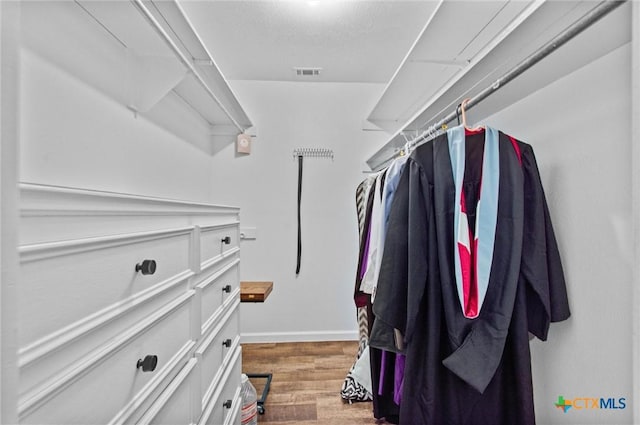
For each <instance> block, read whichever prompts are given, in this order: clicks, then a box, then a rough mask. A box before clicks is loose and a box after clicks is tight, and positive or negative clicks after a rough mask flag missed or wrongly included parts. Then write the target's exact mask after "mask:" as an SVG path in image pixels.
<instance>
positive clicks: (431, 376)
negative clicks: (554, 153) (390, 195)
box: [370, 132, 570, 425]
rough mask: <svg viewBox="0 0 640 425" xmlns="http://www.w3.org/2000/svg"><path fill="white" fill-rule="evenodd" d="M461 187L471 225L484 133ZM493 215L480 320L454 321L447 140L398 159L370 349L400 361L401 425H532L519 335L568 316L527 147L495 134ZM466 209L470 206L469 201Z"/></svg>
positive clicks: (473, 141)
mask: <svg viewBox="0 0 640 425" xmlns="http://www.w3.org/2000/svg"><path fill="white" fill-rule="evenodd" d="M466 139H467V142H466V144H465V145H466V150H465V155H466V158H467V159H466V169H465V178H464V186H463V190H464V191H465V196H466V199H467V210H468V212H467V214H468V215H469V222H470V223H474V222H475V220H474V218H473V215H474V214H475V206H474V205H472V207H471V208H470V207H469V203H470V202H469V200H470V199H471V200H475V199H477V196H478V189H479V179H480V174H481V170H480V169H481V163H482V160H481V158H482V151H483V147H484V135H483V134H478V135H472V136H467V137H466ZM499 151H500V153H499V158H500V159H499V162H500V179H499V191H498V217H497V225H496V235H495V245H494V254H493V262H492V266H491V273H490V279H489V287H488V290H487V295H486V297H485V300H484V304H483V307H482V310H481V311H480V315H479V316H478V317H477V318H476V319H467V318H465V317H464V315H463V313H462V310H461V307H460V303H459V300H458V295H457V289H456V281H455V271H454V264H455V263H454V256H453V253H454V251H453V247H454V246H455V241H454V232H453V220H454V207H455V206H456V202H455V200H454V198H455V187H454V182H453V171H452V168H451V161H450V157H449V147H448V143H447V135H446V133H445V134H442V135H440V136H439V137H437V138H436V139H434V140H433V141H431V142H428V143H426V144H424V145H422V146H420V147H418V148H417V149H416V150H415V151H414V153H413V154H412V155H411V157H410V158H409V159H408V162H407V165H406V166H405V170H404V173H403V175H402V177H401V181H400V183H399V186H398V189H397V191H396V194H395V197H394V201H393V205H392V209H391V213H390V217H389V224H388V231H387V236H386V242H385V249H384V257H383V260H382V264H381V270H380V278H379V281H378V287H377V296H376V299H375V303H374V306H373V311H374V313H375V315H376V322H375V323H374V329H372V334H371V337H370V344H371V345H372V346H376V347H379V348H386V349H388V350H393V349H395V350H396V351H399V350H398V348H397V347H396V344H395V343H394V339H393V329H394V328H395V329H398V330H400V331H401V332H402V334H403V335H404V344H405V348H404V351H405V354H406V356H407V359H406V366H405V376H404V386H403V398H402V403H401V407H400V424H416V425H431V424H437V425H440V424H451V425H454V424H455V425H473V424H483V425H484V424H496V425H499V424H504V425H507V424H508V425H514V424H518V425H526V424H534V423H535V417H534V408H533V388H532V381H531V365H530V360H531V357H530V351H529V332H530V333H532V334H533V335H535V336H536V337H538V338H539V339H541V340H546V338H547V332H548V329H549V323H550V322H555V321H560V320H564V319H567V318H568V317H569V315H570V312H569V306H568V301H567V294H566V287H565V282H564V276H563V271H562V266H561V263H560V255H559V252H558V247H557V244H556V240H555V236H554V233H553V228H552V226H551V221H550V218H549V212H548V208H547V204H546V200H545V197H544V192H543V189H542V184H541V181H540V177H539V173H538V168H537V165H536V161H535V157H534V154H533V150H532V148H531V146H529V145H528V144H525V143H522V142H519V141H516V140H515V139H512V138H510V137H509V136H507V135H505V134H503V133H501V132H500V133H499ZM471 204H475V202H471Z"/></svg>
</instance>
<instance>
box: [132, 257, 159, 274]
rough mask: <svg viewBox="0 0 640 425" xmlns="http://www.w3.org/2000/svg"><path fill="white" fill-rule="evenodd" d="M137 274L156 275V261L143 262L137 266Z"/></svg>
mask: <svg viewBox="0 0 640 425" xmlns="http://www.w3.org/2000/svg"><path fill="white" fill-rule="evenodd" d="M136 272H142V274H144V275H147V274H154V273H155V272H156V260H143V261H142V263H138V264H136Z"/></svg>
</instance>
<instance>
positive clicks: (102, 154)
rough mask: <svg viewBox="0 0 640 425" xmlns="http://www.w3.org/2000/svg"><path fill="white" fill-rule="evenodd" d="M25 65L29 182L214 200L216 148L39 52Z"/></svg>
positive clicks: (23, 176)
mask: <svg viewBox="0 0 640 425" xmlns="http://www.w3.org/2000/svg"><path fill="white" fill-rule="evenodd" d="M20 67H21V73H20V91H19V97H20V111H19V119H20V167H19V168H20V180H21V181H25V182H30V183H42V184H52V185H60V186H72V187H80V188H88V189H97V190H108V191H115V192H125V193H133V194H140V195H148V196H159V197H168V198H175V199H185V200H194V201H211V199H210V198H209V195H210V193H211V186H212V182H211V178H210V177H211V176H210V174H209V170H210V163H211V156H210V155H209V154H207V153H205V152H204V151H202V150H200V149H198V148H196V147H194V146H193V145H192V144H190V143H187V142H185V141H184V140H182V139H180V138H179V137H177V136H175V135H173V134H171V133H169V132H168V131H166V130H164V129H161V128H160V127H158V126H157V125H155V124H153V123H152V122H150V121H148V120H146V119H145V118H143V117H141V116H138V117H137V118H136V117H135V116H134V114H133V113H132V112H131V111H130V110H128V109H127V108H126V107H125V106H124V105H122V104H120V103H118V102H116V101H114V100H112V99H111V98H109V97H107V96H106V95H104V94H103V93H101V92H100V91H98V90H96V89H94V88H93V87H92V86H90V85H88V84H86V83H85V82H83V81H82V80H80V79H79V78H77V77H76V76H74V75H73V74H72V73H70V72H68V71H67V70H63V69H61V68H59V67H58V66H56V65H55V64H54V63H52V62H49V61H48V60H47V59H45V58H44V57H43V56H40V55H39V54H38V53H36V52H33V51H31V50H27V49H24V50H23V51H22V54H21V62H20ZM102 72H108V70H103V71H102Z"/></svg>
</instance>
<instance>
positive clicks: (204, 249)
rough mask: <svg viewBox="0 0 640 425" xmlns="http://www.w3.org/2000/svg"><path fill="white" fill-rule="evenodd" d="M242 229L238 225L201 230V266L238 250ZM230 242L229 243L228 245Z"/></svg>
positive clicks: (206, 227)
mask: <svg viewBox="0 0 640 425" xmlns="http://www.w3.org/2000/svg"><path fill="white" fill-rule="evenodd" d="M239 239H240V228H239V227H238V224H237V223H233V224H225V225H216V226H203V227H201V228H200V262H201V264H204V263H206V262H207V261H210V260H212V259H213V258H216V257H219V256H221V255H223V254H224V253H226V252H228V251H231V250H234V249H236V248H238V242H239ZM227 242H228V243H227Z"/></svg>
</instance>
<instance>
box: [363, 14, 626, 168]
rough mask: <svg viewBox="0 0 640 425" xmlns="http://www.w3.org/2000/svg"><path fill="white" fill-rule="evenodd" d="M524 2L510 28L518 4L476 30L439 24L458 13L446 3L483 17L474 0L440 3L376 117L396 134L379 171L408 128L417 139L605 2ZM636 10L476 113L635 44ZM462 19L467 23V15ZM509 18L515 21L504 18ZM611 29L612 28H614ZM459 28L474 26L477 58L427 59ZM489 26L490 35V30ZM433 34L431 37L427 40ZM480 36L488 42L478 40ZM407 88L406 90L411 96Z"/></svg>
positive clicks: (380, 153)
mask: <svg viewBox="0 0 640 425" xmlns="http://www.w3.org/2000/svg"><path fill="white" fill-rule="evenodd" d="M505 3H506V2H505ZM516 3H518V4H519V5H520V6H521V7H522V8H521V9H520V11H519V12H518V13H517V14H516V15H513V16H511V17H510V19H509V21H508V22H509V23H508V24H507V25H506V26H504V27H501V26H500V25H497V24H496V23H497V20H499V19H503V18H504V16H502V15H504V14H505V13H507V11H510V13H512V12H514V9H513V5H509V6H508V7H509V8H511V9H508V7H507V5H506V4H505V7H504V8H494V10H497V11H498V13H497V14H495V15H493V16H492V14H491V13H485V14H484V15H482V19H484V20H485V21H487V22H485V25H484V26H483V27H482V30H481V31H480V33H478V32H476V31H475V30H473V29H472V30H470V31H465V30H461V26H455V27H452V28H443V27H439V26H438V22H439V19H442V20H446V21H448V22H450V19H451V16H450V14H451V13H453V12H454V11H452V10H449V9H445V8H444V5H448V7H449V8H451V7H455V8H457V13H458V14H459V15H461V14H465V13H475V14H476V16H480V15H478V14H477V13H476V12H474V11H473V9H467V6H468V2H452V3H446V2H445V3H444V4H443V6H442V7H440V8H439V10H438V11H437V12H436V15H435V16H434V17H433V19H432V20H431V23H430V24H429V26H427V28H425V31H423V33H422V34H421V37H420V39H419V40H418V41H417V42H416V44H415V46H414V48H413V49H412V51H411V52H410V53H409V54H408V56H407V60H405V62H404V63H403V65H402V67H401V69H399V70H398V72H397V73H396V77H395V78H394V80H393V81H392V82H391V83H390V84H389V85H388V87H387V89H386V90H385V92H384V93H383V95H382V97H381V99H380V101H379V102H378V104H377V105H376V106H375V107H374V109H373V111H372V113H371V114H370V116H369V118H368V119H369V120H370V121H372V122H373V123H374V124H377V125H378V126H379V127H380V128H382V129H384V130H386V131H387V132H388V133H390V134H391V136H390V138H389V140H388V141H387V142H385V143H384V144H383V145H382V146H381V147H380V148H379V149H378V150H377V151H376V152H375V153H374V154H373V155H372V156H370V157H369V159H368V160H367V161H366V162H367V164H368V166H369V167H370V168H371V169H374V170H376V169H380V168H382V167H383V166H384V165H385V163H386V162H387V160H388V159H389V158H390V157H391V156H392V155H393V153H394V152H395V151H397V150H398V149H400V148H401V147H402V146H404V144H405V138H404V137H403V132H404V133H405V134H406V135H407V137H409V138H411V137H412V136H413V135H415V134H416V133H418V132H420V131H421V130H424V129H426V128H427V127H428V125H430V124H432V123H434V122H436V121H437V120H438V119H440V118H442V117H444V116H445V115H447V114H449V113H451V112H452V111H454V110H455V107H456V105H458V104H459V103H460V102H461V101H462V99H464V98H467V97H473V96H474V95H476V94H477V93H478V92H480V91H481V90H483V89H484V88H486V87H487V86H489V85H491V84H492V83H493V82H494V81H495V80H496V79H497V78H498V77H500V76H501V75H503V74H504V73H506V72H507V71H509V70H510V69H511V68H513V67H514V66H515V65H516V64H518V63H519V62H520V61H522V60H523V59H524V58H526V57H527V56H529V55H531V54H532V53H533V52H534V51H536V50H537V49H538V48H540V47H541V46H543V45H544V44H545V43H547V42H548V41H549V40H551V39H552V38H553V37H554V36H556V35H557V34H559V33H560V32H562V30H564V29H565V28H567V27H569V26H570V25H571V24H572V23H573V22H575V21H576V20H578V19H579V18H580V17H582V16H583V15H584V14H586V13H587V12H588V11H589V10H591V9H592V8H594V7H595V6H597V4H598V2H594V1H572V2H569V1H563V2H556V1H543V2H540V1H538V2H529V3H528V4H527V3H524V2H516ZM629 8H630V4H625V5H623V6H621V7H619V8H617V9H616V10H614V11H613V12H611V13H610V14H609V15H607V16H605V17H604V18H603V19H602V20H600V21H599V22H597V23H596V24H594V25H593V26H592V27H590V28H588V29H587V30H585V31H584V32H583V33H581V34H580V35H579V36H577V37H576V38H574V39H573V40H571V41H570V42H569V43H567V44H566V45H564V46H562V47H561V48H560V49H559V50H558V51H556V52H554V53H552V54H551V55H549V56H548V57H547V58H545V59H544V60H542V61H541V62H539V63H538V64H537V65H535V66H534V67H532V68H531V69H530V70H528V71H527V72H525V73H524V74H523V75H521V76H520V77H518V78H517V79H516V80H515V81H513V82H512V83H510V84H509V85H507V86H505V87H504V88H501V89H500V90H499V91H497V92H496V93H495V94H494V95H492V96H491V97H489V98H487V99H486V100H484V101H483V102H482V103H480V104H479V105H477V106H476V107H474V108H473V110H471V111H470V112H469V114H468V115H469V117H468V118H469V119H470V121H472V122H478V121H480V120H482V119H484V118H486V117H488V116H490V115H492V114H494V113H496V112H498V111H500V110H501V109H503V108H505V107H507V106H509V105H511V104H513V103H515V102H517V101H518V100H519V99H522V98H524V97H526V96H528V95H529V94H531V93H533V92H535V91H537V90H539V89H541V88H542V87H545V86H546V85H548V84H550V83H551V82H553V81H555V80H557V79H559V78H561V77H562V76H564V75H567V74H569V73H571V72H573V71H575V70H577V69H579V68H581V67H582V66H584V65H586V64H588V63H589V62H591V61H593V60H595V59H597V58H598V57H600V56H602V55H603V54H605V53H607V52H609V51H611V50H613V49H615V48H616V47H619V46H621V45H623V44H625V43H627V42H629V40H630V19H629V18H628V17H629ZM460 20H461V22H463V21H464V19H463V17H461V18H460ZM504 22H505V23H506V22H507V21H506V20H504ZM430 26H433V27H434V28H438V32H437V34H438V37H437V40H435V41H434V38H433V37H434V35H435V34H436V33H432V32H430V30H429V27H430ZM462 28H464V26H462ZM603 28H606V31H605V30H603ZM496 29H500V31H496ZM457 31H462V32H466V34H467V37H468V40H467V44H466V45H467V46H472V45H475V48H474V51H470V53H472V54H473V55H472V56H470V57H468V58H467V57H466V56H455V57H450V58H448V59H449V60H451V61H452V62H451V63H450V64H448V65H442V64H434V63H425V62H424V61H422V62H420V58H421V57H425V52H426V51H428V48H429V43H431V44H434V43H436V44H437V43H442V44H444V45H446V44H447V41H446V40H448V39H449V36H451V37H453V36H452V35H451V34H449V33H448V32H457ZM487 31H489V33H490V34H485V33H486V32H487ZM429 34H431V37H430V38H425V37H427V36H429ZM456 37H458V38H457V39H456V40H457V41H456V45H465V44H464V40H460V39H459V34H458V35H457V36H456ZM454 39H455V38H454ZM479 39H482V40H484V41H483V42H482V43H478V42H477V41H478V40H479ZM454 47H455V46H454ZM467 50H469V49H468V48H467ZM453 51H455V49H453V50H452V52H453ZM427 57H429V56H427ZM454 60H455V61H457V62H456V63H457V64H459V63H466V65H463V66H460V65H456V64H454V63H453V61H454ZM465 61H467V62H465ZM416 63H420V64H423V66H430V67H431V68H433V67H435V66H436V65H439V66H441V67H442V66H444V67H445V68H446V72H445V71H443V72H442V74H441V75H440V76H441V78H440V80H438V79H436V78H435V77H434V78H429V76H428V75H427V73H426V71H425V74H424V77H421V76H419V75H416V73H415V69H414V70H413V71H412V69H413V68H415V66H416ZM434 75H435V74H434ZM410 92H413V94H412V96H413V97H409V96H408V95H406V93H410ZM402 94H405V96H404V98H405V100H404V102H403V101H402V98H403V96H402Z"/></svg>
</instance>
